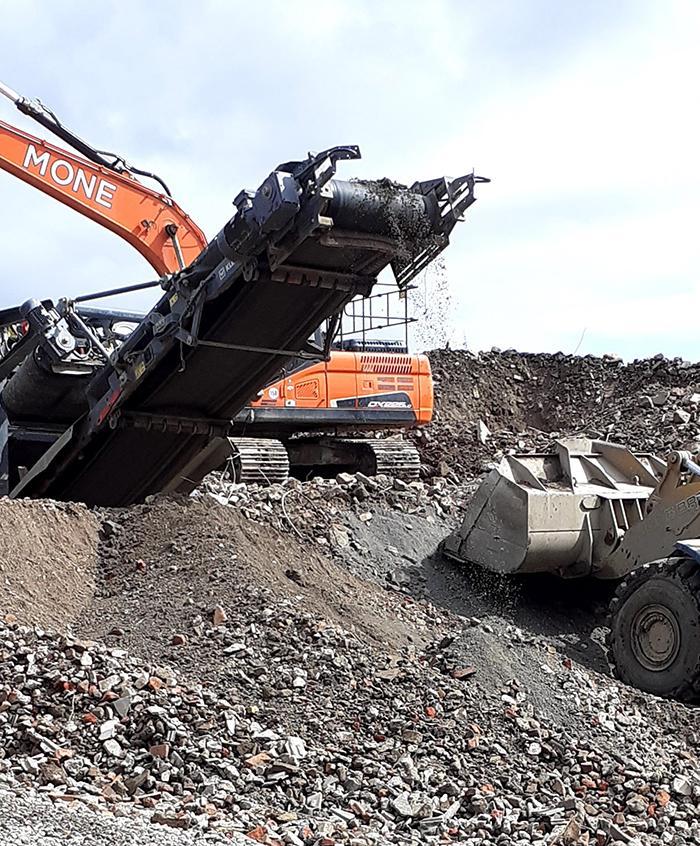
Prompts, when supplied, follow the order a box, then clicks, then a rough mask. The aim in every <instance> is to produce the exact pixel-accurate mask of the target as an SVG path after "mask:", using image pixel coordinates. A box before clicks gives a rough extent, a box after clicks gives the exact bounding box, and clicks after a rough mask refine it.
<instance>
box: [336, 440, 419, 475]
mask: <svg viewBox="0 0 700 846" xmlns="http://www.w3.org/2000/svg"><path fill="white" fill-rule="evenodd" d="M345 443H348V444H352V445H353V446H355V447H356V448H357V449H358V451H361V452H363V453H365V455H367V454H369V455H371V460H372V462H373V471H372V473H371V474H370V475H373V476H379V475H384V476H393V477H395V478H397V479H403V480H404V481H406V482H411V481H415V480H416V479H418V478H419V477H420V454H419V453H418V450H417V449H416V447H415V446H414V445H413V444H412V443H411V442H410V441H402V440H398V439H386V440H380V439H377V438H348V439H345ZM358 463H360V462H359V461H358ZM363 463H364V462H363Z"/></svg>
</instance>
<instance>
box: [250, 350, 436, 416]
mask: <svg viewBox="0 0 700 846" xmlns="http://www.w3.org/2000/svg"><path fill="white" fill-rule="evenodd" d="M252 406H253V407H254V408H289V409H292V408H304V409H313V408H318V409H346V410H352V409H356V410H358V411H362V412H363V419H364V421H365V422H364V424H363V425H365V426H367V427H368V428H371V427H372V426H382V425H389V422H390V421H389V420H388V419H387V420H386V421H385V420H384V418H389V417H390V416H391V415H390V414H388V413H387V412H396V411H399V410H406V411H412V412H413V414H414V415H415V424H416V425H424V424H426V423H429V422H430V420H431V419H432V416H433V381H432V374H431V370H430V362H429V361H428V358H427V356H424V355H407V354H405V355H404V354H401V353H363V352H341V351H336V352H333V353H331V357H330V360H329V361H322V362H317V363H316V364H312V365H310V366H308V367H305V368H304V369H303V370H297V371H294V372H293V373H290V374H289V376H287V377H286V378H284V379H280V380H279V381H277V382H274V383H273V384H271V385H268V387H267V388H265V390H264V391H262V392H261V396H260V397H259V398H258V399H257V400H256V401H255V402H254V403H252Z"/></svg>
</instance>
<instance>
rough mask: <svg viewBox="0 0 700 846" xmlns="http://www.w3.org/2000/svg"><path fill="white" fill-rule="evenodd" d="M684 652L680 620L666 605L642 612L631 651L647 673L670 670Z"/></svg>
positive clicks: (636, 621) (647, 607)
mask: <svg viewBox="0 0 700 846" xmlns="http://www.w3.org/2000/svg"><path fill="white" fill-rule="evenodd" d="M680 648H681V633H680V627H679V625H678V620H676V618H675V616H674V615H673V614H672V613H671V611H670V610H669V609H668V608H665V607H664V606H663V605H647V606H645V607H644V608H641V609H640V610H639V611H638V612H637V614H636V616H635V618H634V621H633V623H632V650H633V651H634V655H635V658H636V659H637V661H639V663H640V664H641V665H642V666H643V667H645V668H646V669H647V670H652V671H655V672H661V671H662V670H666V669H668V667H670V666H671V664H673V662H674V661H675V660H676V658H677V656H678V652H679V650H680Z"/></svg>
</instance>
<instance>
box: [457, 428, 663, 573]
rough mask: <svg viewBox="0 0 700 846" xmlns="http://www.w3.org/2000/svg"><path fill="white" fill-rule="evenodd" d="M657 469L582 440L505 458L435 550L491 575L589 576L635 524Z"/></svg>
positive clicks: (650, 460) (644, 458)
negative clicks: (549, 451) (553, 449)
mask: <svg viewBox="0 0 700 846" xmlns="http://www.w3.org/2000/svg"><path fill="white" fill-rule="evenodd" d="M664 469H665V464H664V462H662V461H660V460H659V459H657V458H655V457H654V456H651V455H646V454H644V455H635V454H633V453H632V452H630V451H629V450H627V449H625V448H624V447H619V446H617V445H615V444H610V443H607V442H600V441H591V440H588V439H569V440H566V441H559V442H557V444H556V451H555V452H553V453H551V454H533V455H519V456H515V455H514V456H506V457H505V458H504V459H503V460H502V461H501V463H500V465H499V466H498V467H497V468H496V469H495V470H493V471H492V472H491V473H490V474H489V475H488V476H487V478H486V479H485V480H484V481H483V482H482V484H481V485H480V487H479V488H478V490H477V492H476V494H475V495H474V498H473V499H472V501H471V503H470V505H469V507H468V508H467V511H466V513H465V515H464V519H463V522H462V525H461V526H460V527H459V528H458V529H457V530H456V531H455V532H453V533H452V534H451V535H450V536H449V537H448V538H447V539H446V540H445V541H444V542H443V545H442V550H443V552H444V553H445V554H446V555H447V556H449V557H450V558H453V559H456V560H458V561H462V562H469V563H474V564H478V565H480V566H482V567H485V568H486V569H488V570H492V571H494V572H496V573H503V574H509V575H512V574H516V573H517V574H520V573H536V572H548V573H556V574H558V575H562V576H568V577H572V576H582V575H588V574H594V575H595V574H596V571H598V570H600V569H602V567H603V566H604V563H605V561H606V559H607V558H608V557H609V556H610V554H611V553H612V552H613V551H614V550H615V549H616V548H617V546H618V545H619V543H620V541H621V539H622V537H623V536H624V533H625V532H626V531H627V530H628V529H629V528H630V526H632V525H634V524H636V523H637V522H639V521H640V520H641V519H642V517H643V515H644V508H645V505H646V501H647V499H648V498H649V496H650V494H651V493H652V491H653V490H654V488H655V486H656V483H657V481H658V480H659V479H660V478H661V476H662V475H663V471H664Z"/></svg>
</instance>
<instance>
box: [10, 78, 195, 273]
mask: <svg viewBox="0 0 700 846" xmlns="http://www.w3.org/2000/svg"><path fill="white" fill-rule="evenodd" d="M0 94H2V95H4V96H5V97H7V98H8V99H9V100H11V101H12V102H13V103H14V104H15V106H16V107H17V109H18V110H19V111H20V112H22V113H24V114H26V115H28V116H29V117H32V118H33V119H35V120H37V121H38V122H39V123H40V124H41V125H42V126H44V127H45V128H47V129H49V130H50V131H51V132H53V133H55V134H56V135H58V137H60V138H61V139H62V140H64V141H65V142H66V143H68V144H70V145H71V146H73V147H74V148H76V149H78V150H80V152H81V153H82V154H83V155H78V154H76V153H73V152H72V151H69V150H67V149H64V148H60V147H55V146H54V145H52V144H49V143H47V142H46V141H42V140H40V139H38V138H35V137H34V136H32V135H30V134H28V133H26V132H22V131H21V130H19V129H16V128H15V127H13V126H10V125H9V124H7V123H3V122H2V121H0V169H2V170H5V171H7V172H8V173H11V174H12V175H13V176H16V177H17V178H18V179H21V180H22V181H23V182H26V183H28V184H29V185H31V186H33V187H34V188H37V189H38V190H39V191H43V192H44V193H45V194H48V195H49V196H51V197H53V198H54V199H55V200H58V201H59V202H60V203H63V204H64V205H66V206H69V207H70V208H72V209H74V210H75V211H77V212H79V213H80V214H83V215H85V217H89V218H90V220H94V221H95V222H96V223H99V224H100V225H101V226H104V227H105V228H106V229H109V230H110V231H112V232H114V233H116V234H117V235H119V236H120V237H121V238H123V239H124V240H125V241H127V242H128V243H129V244H131V245H132V246H133V247H134V248H135V249H137V250H138V251H139V252H140V253H141V255H143V257H144V258H145V259H146V261H148V263H149V264H150V265H151V266H152V267H153V268H154V269H155V270H156V272H157V273H158V274H159V275H160V276H164V275H166V274H169V273H175V272H177V271H178V270H181V269H182V268H183V267H186V266H187V265H189V264H191V263H192V262H193V261H194V260H195V259H196V258H197V256H198V255H199V254H200V253H201V252H202V250H204V248H205V247H206V246H207V239H206V238H205V236H204V233H203V232H202V230H201V229H200V228H199V227H198V226H197V225H196V224H195V223H194V221H192V220H191V219H190V217H189V216H188V215H187V214H186V213H185V212H184V211H183V210H182V209H181V208H180V207H179V206H178V205H177V203H175V202H174V201H173V200H172V198H171V197H170V196H168V194H167V193H159V192H158V191H154V190H152V189H151V188H148V187H146V186H145V185H143V184H142V183H141V182H139V181H138V180H137V179H136V177H135V176H134V171H135V169H134V168H130V167H129V166H128V165H126V163H125V162H124V161H123V160H121V159H119V158H117V157H115V158H114V160H113V161H110V159H109V158H108V156H107V155H106V154H103V153H99V152H98V151H97V150H94V149H93V148H92V147H90V145H89V144H87V143H86V142H84V141H82V139H80V138H78V137H77V136H76V135H74V134H73V133H72V132H70V130H67V129H66V128H65V127H64V126H63V125H62V124H61V123H60V122H59V121H58V119H57V118H56V117H55V115H53V113H52V112H50V111H48V110H47V109H46V108H45V107H43V106H42V105H41V104H40V103H38V102H37V101H34V100H27V99H26V98H24V97H20V96H19V95H18V94H17V93H16V92H15V91H13V90H12V89H11V88H8V87H7V86H5V85H3V84H2V83H0ZM88 157H89V158H88ZM91 159H92V160H91ZM139 173H144V172H143V171H139ZM147 175H149V176H152V175H151V174H147ZM155 178H157V177H155ZM164 187H165V186H164Z"/></svg>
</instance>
